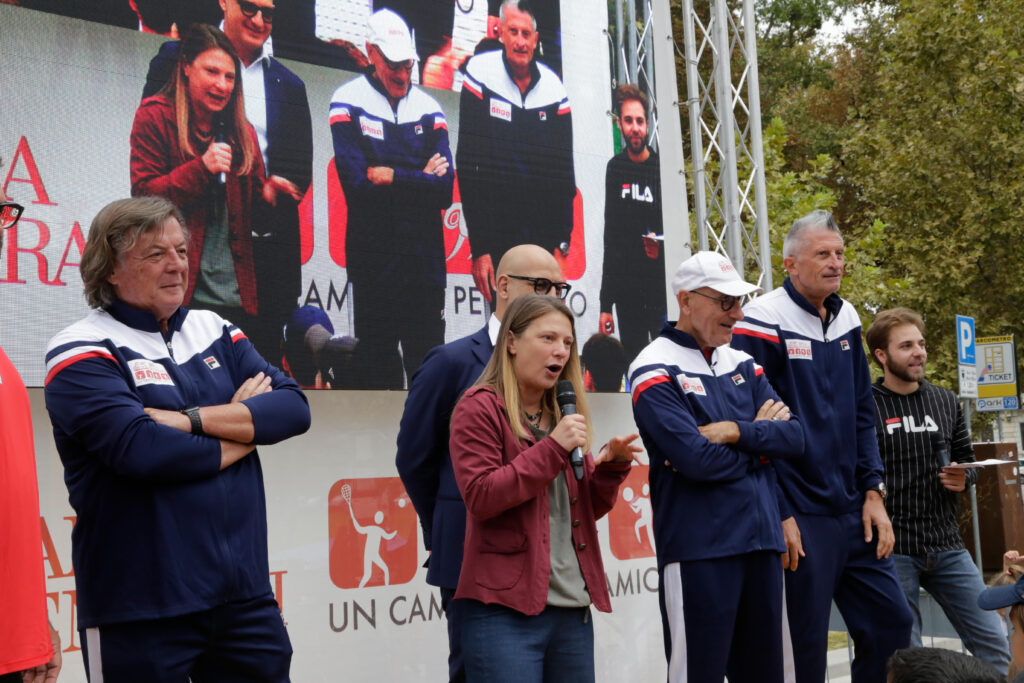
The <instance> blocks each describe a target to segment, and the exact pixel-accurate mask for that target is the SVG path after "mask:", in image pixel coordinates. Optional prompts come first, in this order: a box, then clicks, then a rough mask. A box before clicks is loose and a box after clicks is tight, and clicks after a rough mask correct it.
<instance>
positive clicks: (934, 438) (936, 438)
mask: <svg viewBox="0 0 1024 683" xmlns="http://www.w3.org/2000/svg"><path fill="white" fill-rule="evenodd" d="M928 438H930V439H931V442H932V453H933V454H934V455H935V458H936V459H937V460H938V461H939V467H947V466H948V465H949V448H947V447H946V437H944V436H942V434H941V433H939V432H937V431H936V432H932V433H931V434H929V435H928Z"/></svg>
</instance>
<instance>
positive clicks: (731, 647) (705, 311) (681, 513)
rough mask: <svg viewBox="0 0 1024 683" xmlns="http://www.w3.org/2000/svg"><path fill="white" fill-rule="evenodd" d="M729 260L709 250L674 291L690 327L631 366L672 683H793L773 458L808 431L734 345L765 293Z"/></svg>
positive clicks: (667, 333)
mask: <svg viewBox="0 0 1024 683" xmlns="http://www.w3.org/2000/svg"><path fill="white" fill-rule="evenodd" d="M756 289H757V287H756V286H755V285H751V284H748V283H746V282H744V281H743V280H742V279H741V278H740V276H739V274H738V273H737V272H736V270H735V268H734V267H733V265H732V263H730V262H729V260H728V259H727V258H725V257H724V256H722V255H720V254H716V253H714V252H699V253H697V254H695V255H694V256H692V257H690V258H689V259H687V260H686V261H684V262H683V263H682V264H681V265H680V266H679V269H678V270H677V271H676V274H675V277H674V278H673V280H672V290H673V292H675V294H676V297H677V299H678V301H679V321H678V322H677V323H676V324H675V326H674V327H673V326H666V327H665V329H664V330H662V332H661V335H660V336H659V337H658V338H657V339H655V340H654V341H653V342H651V344H650V345H649V346H648V347H647V348H645V349H644V350H643V351H641V352H640V355H639V356H637V358H636V360H635V361H633V364H632V365H631V366H630V368H629V379H630V384H631V386H632V388H633V415H634V417H635V419H636V424H637V426H638V427H639V429H640V435H641V436H642V437H643V441H644V446H645V447H646V448H647V451H648V453H649V454H650V461H651V467H650V479H651V502H652V504H653V506H654V539H655V546H656V548H657V553H658V568H659V571H660V577H661V581H660V588H659V597H660V599H661V614H662V624H663V628H664V634H665V652H666V655H667V657H668V670H669V681H673V682H674V681H689V682H691V683H692V682H693V681H708V682H709V683H711V682H714V683H721V681H722V679H723V677H724V676H725V675H728V677H729V680H730V681H732V682H733V683H739V682H742V681H750V682H754V681H757V682H758V683H763V682H769V683H771V682H779V683H781V681H783V659H784V658H783V637H782V633H783V628H782V624H783V611H782V586H783V579H782V567H781V566H780V564H779V559H778V553H780V552H782V550H783V549H784V548H785V546H784V544H783V538H782V531H781V529H780V525H779V521H780V520H779V508H778V503H777V502H776V499H775V470H774V469H773V467H772V461H773V460H774V459H775V458H796V457H799V456H800V455H801V454H802V452H803V445H804V440H803V430H802V429H801V427H800V423H799V422H797V420H796V419H795V418H792V417H791V416H790V412H789V409H788V407H787V406H786V405H785V404H784V403H783V402H782V401H780V400H779V397H778V396H777V395H776V393H775V391H774V390H773V389H772V387H771V385H770V384H769V383H768V380H767V379H766V378H765V376H764V372H763V371H762V369H761V366H759V365H758V364H757V363H755V362H754V360H753V359H752V358H751V357H750V356H748V355H747V354H745V353H743V352H741V351H736V350H735V349H732V348H730V347H729V339H730V337H731V336H732V329H733V326H734V325H735V324H736V323H737V322H738V321H740V320H742V319H743V311H742V310H741V308H740V299H741V298H742V296H743V295H745V294H749V293H750V292H752V291H755V290H756Z"/></svg>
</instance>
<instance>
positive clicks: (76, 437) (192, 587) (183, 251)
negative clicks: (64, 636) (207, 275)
mask: <svg viewBox="0 0 1024 683" xmlns="http://www.w3.org/2000/svg"><path fill="white" fill-rule="evenodd" d="M136 228H138V232H135V229H136ZM133 245H134V246H133ZM187 247H188V241H187V238H186V236H185V233H184V231H183V229H182V227H181V214H180V213H179V212H178V210H177V209H176V208H174V207H173V206H172V205H171V204H170V202H167V201H166V200H164V199H162V198H159V197H139V198H134V199H127V200H119V201H117V202H113V203H112V204H110V205H108V206H107V207H104V209H103V210H101V211H100V213H99V214H98V215H97V217H96V219H95V220H94V221H93V223H92V225H91V226H90V229H89V241H88V242H87V244H86V247H85V251H84V253H83V256H82V273H83V284H84V287H85V292H86V295H87V299H88V300H89V304H90V305H91V306H92V307H93V308H94V309H95V310H93V311H92V312H91V313H90V314H89V315H88V316H87V317H85V318H84V319H82V320H80V321H79V322H77V323H74V324H73V325H71V326H69V327H67V328H65V329H64V330H63V331H61V332H59V333H58V334H57V335H56V336H55V337H54V338H53V339H52V340H51V341H50V344H49V346H48V348H47V352H46V391H45V394H46V409H47V410H48V411H49V414H50V421H51V422H52V423H53V437H54V441H55V443H56V446H57V452H58V453H59V454H60V458H61V462H62V463H63V465H64V481H65V483H66V484H67V488H68V498H69V500H70V502H71V506H72V507H73V508H74V509H75V513H76V514H77V521H76V523H75V527H74V530H73V531H72V534H71V551H72V560H73V562H74V568H75V587H76V589H77V607H78V627H79V629H80V631H81V636H82V639H81V642H82V648H83V655H84V657H85V665H86V670H87V671H88V674H89V679H90V680H91V681H92V682H93V683H97V682H98V681H106V682H107V683H121V682H124V683H128V682H134V681H152V682H153V683H160V682H167V683H171V682H177V681H183V680H186V679H187V678H189V677H191V679H192V680H193V681H196V682H197V683H201V682H204V681H229V680H247V681H265V682H266V683H281V682H283V681H287V680H288V668H289V664H290V661H291V654H292V649H291V644H290V642H289V639H288V634H287V632H286V630H285V627H284V624H283V622H282V619H281V612H280V609H279V607H278V604H277V602H276V601H275V599H274V595H273V592H272V591H271V587H270V576H269V568H268V563H267V517H266V495H265V493H264V489H263V474H262V470H261V467H260V460H259V456H258V454H257V453H256V450H255V446H256V444H271V443H276V442H278V441H281V440H283V439H286V438H288V437H291V436H294V435H296V434H300V433H302V432H304V431H306V430H307V429H308V428H309V423H310V414H309V406H308V405H307V403H306V398H305V396H304V395H303V393H302V391H301V390H300V389H299V387H298V385H297V384H295V382H294V381H292V380H291V379H289V378H288V377H286V376H285V375H284V374H283V373H282V372H281V371H280V370H278V369H277V368H275V367H273V366H271V365H270V364H269V363H267V362H266V361H265V360H263V358H261V357H260V355H259V354H258V353H257V352H256V350H255V349H254V348H253V346H252V344H251V343H249V340H248V339H247V338H246V336H245V334H244V333H243V332H242V331H241V330H239V329H238V328H237V327H235V326H234V325H232V324H231V323H229V322H228V321H226V320H224V319H223V318H221V317H220V316H218V315H217V314H216V313H213V312H212V311H190V310H188V309H186V308H184V307H183V306H181V301H182V300H183V298H184V293H185V286H186V284H187V282H188V256H187Z"/></svg>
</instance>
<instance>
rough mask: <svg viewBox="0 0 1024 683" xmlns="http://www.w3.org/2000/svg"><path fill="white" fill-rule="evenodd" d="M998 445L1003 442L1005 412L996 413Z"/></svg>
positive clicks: (996, 439) (998, 411)
mask: <svg viewBox="0 0 1024 683" xmlns="http://www.w3.org/2000/svg"><path fill="white" fill-rule="evenodd" d="M996 430H997V431H996V438H995V441H996V443H1002V442H1003V411H1001V410H997V411H996Z"/></svg>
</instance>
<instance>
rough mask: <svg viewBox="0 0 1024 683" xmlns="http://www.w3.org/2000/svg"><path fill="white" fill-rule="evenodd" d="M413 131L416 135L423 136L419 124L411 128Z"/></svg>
mask: <svg viewBox="0 0 1024 683" xmlns="http://www.w3.org/2000/svg"><path fill="white" fill-rule="evenodd" d="M413 130H415V131H416V135H423V126H421V125H420V124H418V123H417V124H416V125H415V126H413Z"/></svg>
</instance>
